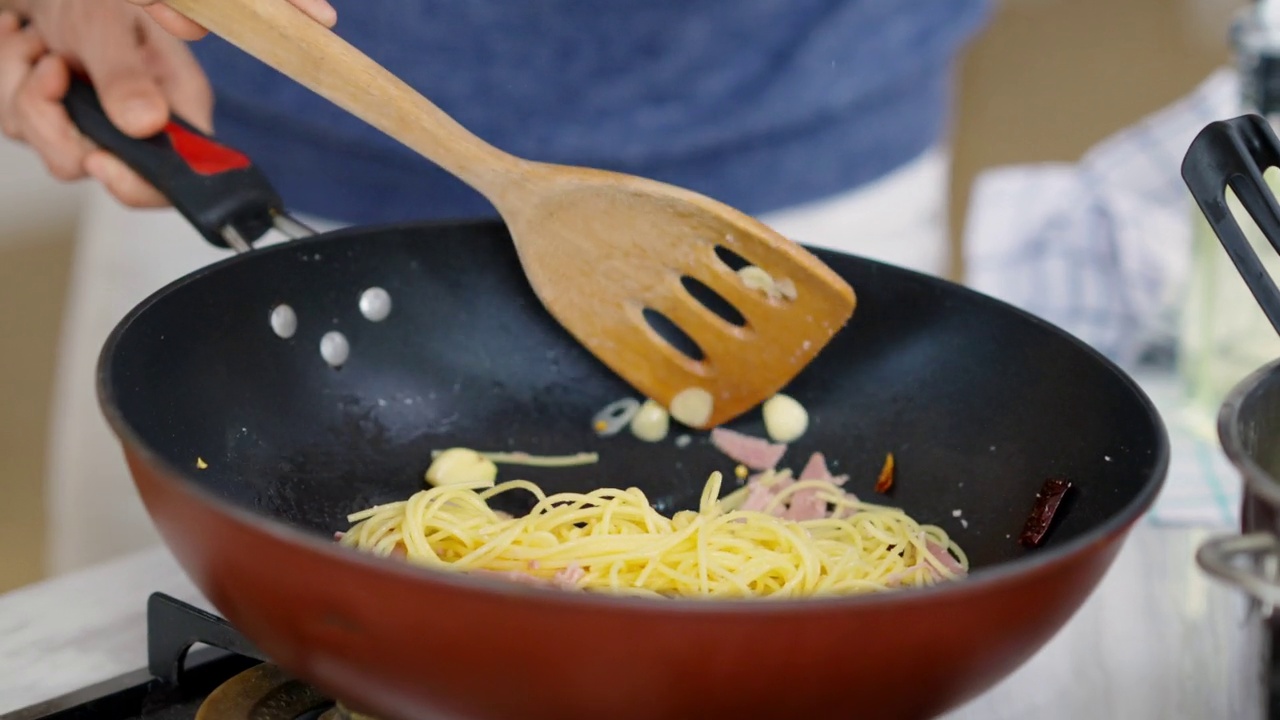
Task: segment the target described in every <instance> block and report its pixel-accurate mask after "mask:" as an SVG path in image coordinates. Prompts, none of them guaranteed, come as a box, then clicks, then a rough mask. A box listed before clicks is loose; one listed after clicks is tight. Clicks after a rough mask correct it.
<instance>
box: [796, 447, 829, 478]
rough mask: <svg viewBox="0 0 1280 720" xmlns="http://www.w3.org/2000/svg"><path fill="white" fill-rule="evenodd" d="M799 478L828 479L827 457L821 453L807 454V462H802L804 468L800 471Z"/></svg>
mask: <svg viewBox="0 0 1280 720" xmlns="http://www.w3.org/2000/svg"><path fill="white" fill-rule="evenodd" d="M800 479H801V480H829V479H831V471H830V470H828V469H827V459H826V457H824V456H823V454H822V453H820V452H816V453H814V454H812V455H810V456H809V462H807V463H805V464H804V469H803V470H801V471H800Z"/></svg>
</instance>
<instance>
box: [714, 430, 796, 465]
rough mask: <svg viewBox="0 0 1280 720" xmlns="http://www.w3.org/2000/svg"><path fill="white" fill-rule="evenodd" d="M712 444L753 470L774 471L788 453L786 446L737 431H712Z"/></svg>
mask: <svg viewBox="0 0 1280 720" xmlns="http://www.w3.org/2000/svg"><path fill="white" fill-rule="evenodd" d="M711 444H712V445H714V446H715V447H716V449H717V450H719V451H720V452H722V453H724V454H725V455H728V456H729V458H730V459H731V460H734V461H735V462H739V463H741V464H743V465H746V466H747V467H749V468H751V469H752V470H772V469H774V468H776V467H777V466H778V463H779V462H780V461H781V460H782V456H783V455H784V454H785V453H786V452H787V446H786V445H779V444H775V443H771V442H769V441H768V440H764V439H762V438H758V437H751V436H750V435H744V434H743V433H740V432H738V431H736V430H729V429H727V428H715V429H714V430H712V431H711Z"/></svg>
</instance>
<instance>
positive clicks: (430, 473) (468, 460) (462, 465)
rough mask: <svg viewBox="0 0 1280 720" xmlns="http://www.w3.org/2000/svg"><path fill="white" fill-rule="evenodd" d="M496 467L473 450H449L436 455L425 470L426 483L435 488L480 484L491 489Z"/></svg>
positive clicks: (496, 471)
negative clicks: (461, 484)
mask: <svg viewBox="0 0 1280 720" xmlns="http://www.w3.org/2000/svg"><path fill="white" fill-rule="evenodd" d="M497 478H498V466H497V465H495V464H494V462H493V461H492V460H490V459H489V458H487V457H485V456H484V455H481V454H480V453H478V452H476V451H475V450H470V449H467V448H449V449H448V450H445V451H444V452H442V453H440V454H438V455H436V457H435V460H433V461H432V462H431V467H429V468H427V482H428V483H430V484H432V485H435V486H437V487H439V486H441V485H456V484H458V483H482V484H483V485H484V486H486V487H493V485H494V482H495V481H496V480H497Z"/></svg>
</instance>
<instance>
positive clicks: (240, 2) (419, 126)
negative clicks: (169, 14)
mask: <svg viewBox="0 0 1280 720" xmlns="http://www.w3.org/2000/svg"><path fill="white" fill-rule="evenodd" d="M165 4H167V5H168V6H170V7H172V8H173V9H174V10H177V11H178V12H180V13H182V14H183V15H186V16H187V17H189V18H191V19H192V20H195V21H196V22H198V23H200V24H201V25H204V26H205V27H206V28H208V29H209V30H210V31H211V32H213V33H215V34H217V35H219V36H221V37H222V38H224V39H226V40H227V41H228V42H230V43H231V44H233V45H235V46H236V47H238V48H240V49H241V50H243V51H245V52H246V53H248V54H250V55H252V56H253V57H255V58H257V59H259V60H261V61H262V62H264V63H266V64H267V65H270V66H271V67H273V68H275V69H276V70H279V71H280V72H281V73H283V74H285V75H286V76H288V77H290V78H292V79H293V80H295V81H297V82H298V83H300V84H302V85H304V86H306V87H308V88H310V89H311V90H313V91H315V92H316V93H318V94H319V95H321V96H323V97H325V98H327V99H328V100H330V101H332V102H333V103H334V104H336V105H338V106H339V107H341V108H343V109H344V110H346V111H348V112H350V113H351V114H353V115H355V116H356V117H359V118H360V119H362V120H364V121H365V122H367V123H369V124H370V125H372V126H374V127H375V128H377V129H379V130H381V131H383V132H384V133H386V134H387V135H389V136H391V137H393V138H395V139H396V140H399V141H400V142H402V143H404V144H405V145H406V146H408V147H409V148H411V149H412V150H414V151H416V152H418V153H419V154H421V155H423V156H425V157H426V158H428V159H429V160H431V161H432V162H434V163H436V164H437V165H439V166H440V167H442V168H444V169H445V170H447V171H449V172H450V173H452V174H453V175H455V176H457V177H458V178H459V179H461V180H462V181H463V182H466V183H467V184H468V185H471V186H472V187H473V188H475V189H476V190H478V191H479V192H480V193H481V194H483V195H485V196H488V197H489V198H490V200H492V199H493V194H494V193H496V192H497V191H498V189H499V188H500V186H501V184H502V183H503V182H504V181H506V180H509V179H510V178H511V177H512V176H513V175H517V174H518V172H519V170H520V169H521V167H522V166H524V165H526V163H525V162H524V161H522V160H520V159H518V158H515V157H514V156H511V155H508V154H507V153H505V152H503V151H501V150H499V149H497V148H495V147H493V146H492V145H489V144H488V143H486V142H484V141H483V140H481V139H480V138H478V137H476V136H475V135H473V134H471V133H470V132H469V131H468V130H467V129H466V128H464V127H462V126H461V125H459V124H458V123H457V121H455V120H454V119H453V118H451V117H449V116H448V115H447V114H446V113H445V112H444V111H443V110H441V109H440V108H438V107H436V106H435V105H434V104H432V103H431V101H429V100H427V99H426V98H425V97H423V96H422V95H421V94H419V93H418V92H417V91H416V90H414V89H413V88H412V87H410V86H409V85H408V84H406V83H405V82H404V81H402V80H400V79H399V78H397V77H396V76H395V75H393V74H391V73H390V72H389V71H388V70H386V69H385V68H383V67H382V66H381V65H379V64H378V63H376V62H374V61H373V60H372V59H370V58H369V57H368V56H367V55H365V54H364V53H362V52H360V51H359V50H357V49H356V48H355V47H352V46H351V45H350V44H349V43H347V42H346V41H345V40H343V39H342V38H340V37H338V36H337V35H335V34H334V33H333V32H332V31H330V30H329V29H328V28H326V27H324V26H323V25H321V24H320V23H317V22H316V21H314V20H312V19H311V18H309V17H307V15H306V14H304V13H303V12H302V11H301V10H299V9H297V8H296V7H294V6H293V5H292V4H291V3H289V2H287V0H166V3H165ZM423 62H432V58H423ZM513 171H514V172H513Z"/></svg>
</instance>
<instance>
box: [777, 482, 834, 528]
mask: <svg viewBox="0 0 1280 720" xmlns="http://www.w3.org/2000/svg"><path fill="white" fill-rule="evenodd" d="M826 516H827V501H826V500H823V499H822V498H820V497H818V489H817V488H802V489H800V490H797V491H796V492H795V493H794V494H792V496H791V498H790V500H789V502H788V505H787V509H786V510H785V511H783V513H782V519H784V520H794V521H796V522H803V521H805V520H821V519H822V518H824V517H826Z"/></svg>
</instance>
